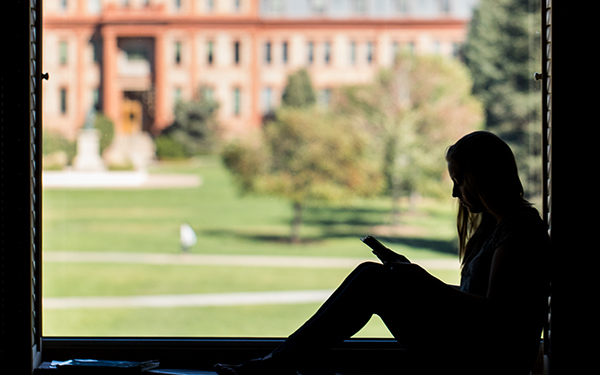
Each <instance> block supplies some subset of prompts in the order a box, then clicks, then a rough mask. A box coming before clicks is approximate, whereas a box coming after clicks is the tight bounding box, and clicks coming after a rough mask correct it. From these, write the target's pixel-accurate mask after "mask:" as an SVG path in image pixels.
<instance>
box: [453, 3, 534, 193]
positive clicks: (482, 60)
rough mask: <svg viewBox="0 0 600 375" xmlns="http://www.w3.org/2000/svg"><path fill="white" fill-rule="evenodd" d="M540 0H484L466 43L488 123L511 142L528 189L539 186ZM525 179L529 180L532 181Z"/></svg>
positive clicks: (530, 191)
mask: <svg viewBox="0 0 600 375" xmlns="http://www.w3.org/2000/svg"><path fill="white" fill-rule="evenodd" d="M539 4H540V2H539V1H533V0H481V1H480V3H479V5H478V7H477V8H476V9H475V11H474V14H473V18H472V21H471V23H470V26H469V32H468V35H467V40H466V43H465V46H464V59H465V63H466V65H467V66H468V68H469V69H470V71H471V74H472V77H473V93H474V94H475V95H476V96H477V97H478V98H480V100H481V101H482V102H483V104H484V107H485V125H486V127H487V129H488V130H490V131H493V132H494V133H496V134H498V135H499V136H500V137H502V138H503V139H504V140H505V141H507V142H508V143H509V144H510V145H511V147H512V149H513V151H514V152H515V154H516V157H517V162H519V169H520V171H521V172H522V173H524V174H525V175H526V178H525V179H524V182H525V185H526V186H525V187H526V190H528V191H529V193H530V194H536V190H539V186H540V183H541V182H540V177H541V176H540V175H539V173H540V171H539V168H532V165H538V166H539V164H540V161H539V154H540V152H541V149H540V147H541V139H540V135H539V133H540V131H539V129H540V128H541V127H540V125H539V123H540V119H541V117H540V116H541V105H540V103H541V100H542V99H541V96H540V84H539V83H538V82H535V81H534V80H533V74H534V73H535V72H539V71H540V70H541V67H540V59H541V57H540V19H539ZM527 180H530V181H531V184H530V185H529V186H528V184H527Z"/></svg>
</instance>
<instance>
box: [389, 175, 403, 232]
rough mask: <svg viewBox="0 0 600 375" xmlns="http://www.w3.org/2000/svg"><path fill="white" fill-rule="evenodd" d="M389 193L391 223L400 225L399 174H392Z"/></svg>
mask: <svg viewBox="0 0 600 375" xmlns="http://www.w3.org/2000/svg"><path fill="white" fill-rule="evenodd" d="M391 190H392V191H391V195H392V225H393V226H397V225H400V197H401V190H402V189H401V187H400V176H398V175H397V174H395V173H394V175H393V176H392V186H391Z"/></svg>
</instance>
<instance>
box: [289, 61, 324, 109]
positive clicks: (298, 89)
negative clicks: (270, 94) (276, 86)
mask: <svg viewBox="0 0 600 375" xmlns="http://www.w3.org/2000/svg"><path fill="white" fill-rule="evenodd" d="M281 101H282V104H283V105H284V106H288V107H306V106H310V105H313V104H315V103H316V102H317V97H316V95H315V90H314V89H313V87H312V83H311V81H310V75H309V74H308V72H307V71H306V69H300V70H298V71H297V72H295V73H292V74H290V75H289V76H288V82H287V85H286V86H285V89H284V91H283V95H282V97H281Z"/></svg>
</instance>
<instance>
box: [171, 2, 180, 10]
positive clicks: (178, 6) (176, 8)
mask: <svg viewBox="0 0 600 375" xmlns="http://www.w3.org/2000/svg"><path fill="white" fill-rule="evenodd" d="M173 1H174V2H175V10H181V0H173Z"/></svg>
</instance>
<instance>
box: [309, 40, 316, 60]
mask: <svg viewBox="0 0 600 375" xmlns="http://www.w3.org/2000/svg"><path fill="white" fill-rule="evenodd" d="M314 60H315V43H314V42H308V64H309V65H312V63H313V62H314Z"/></svg>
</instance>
